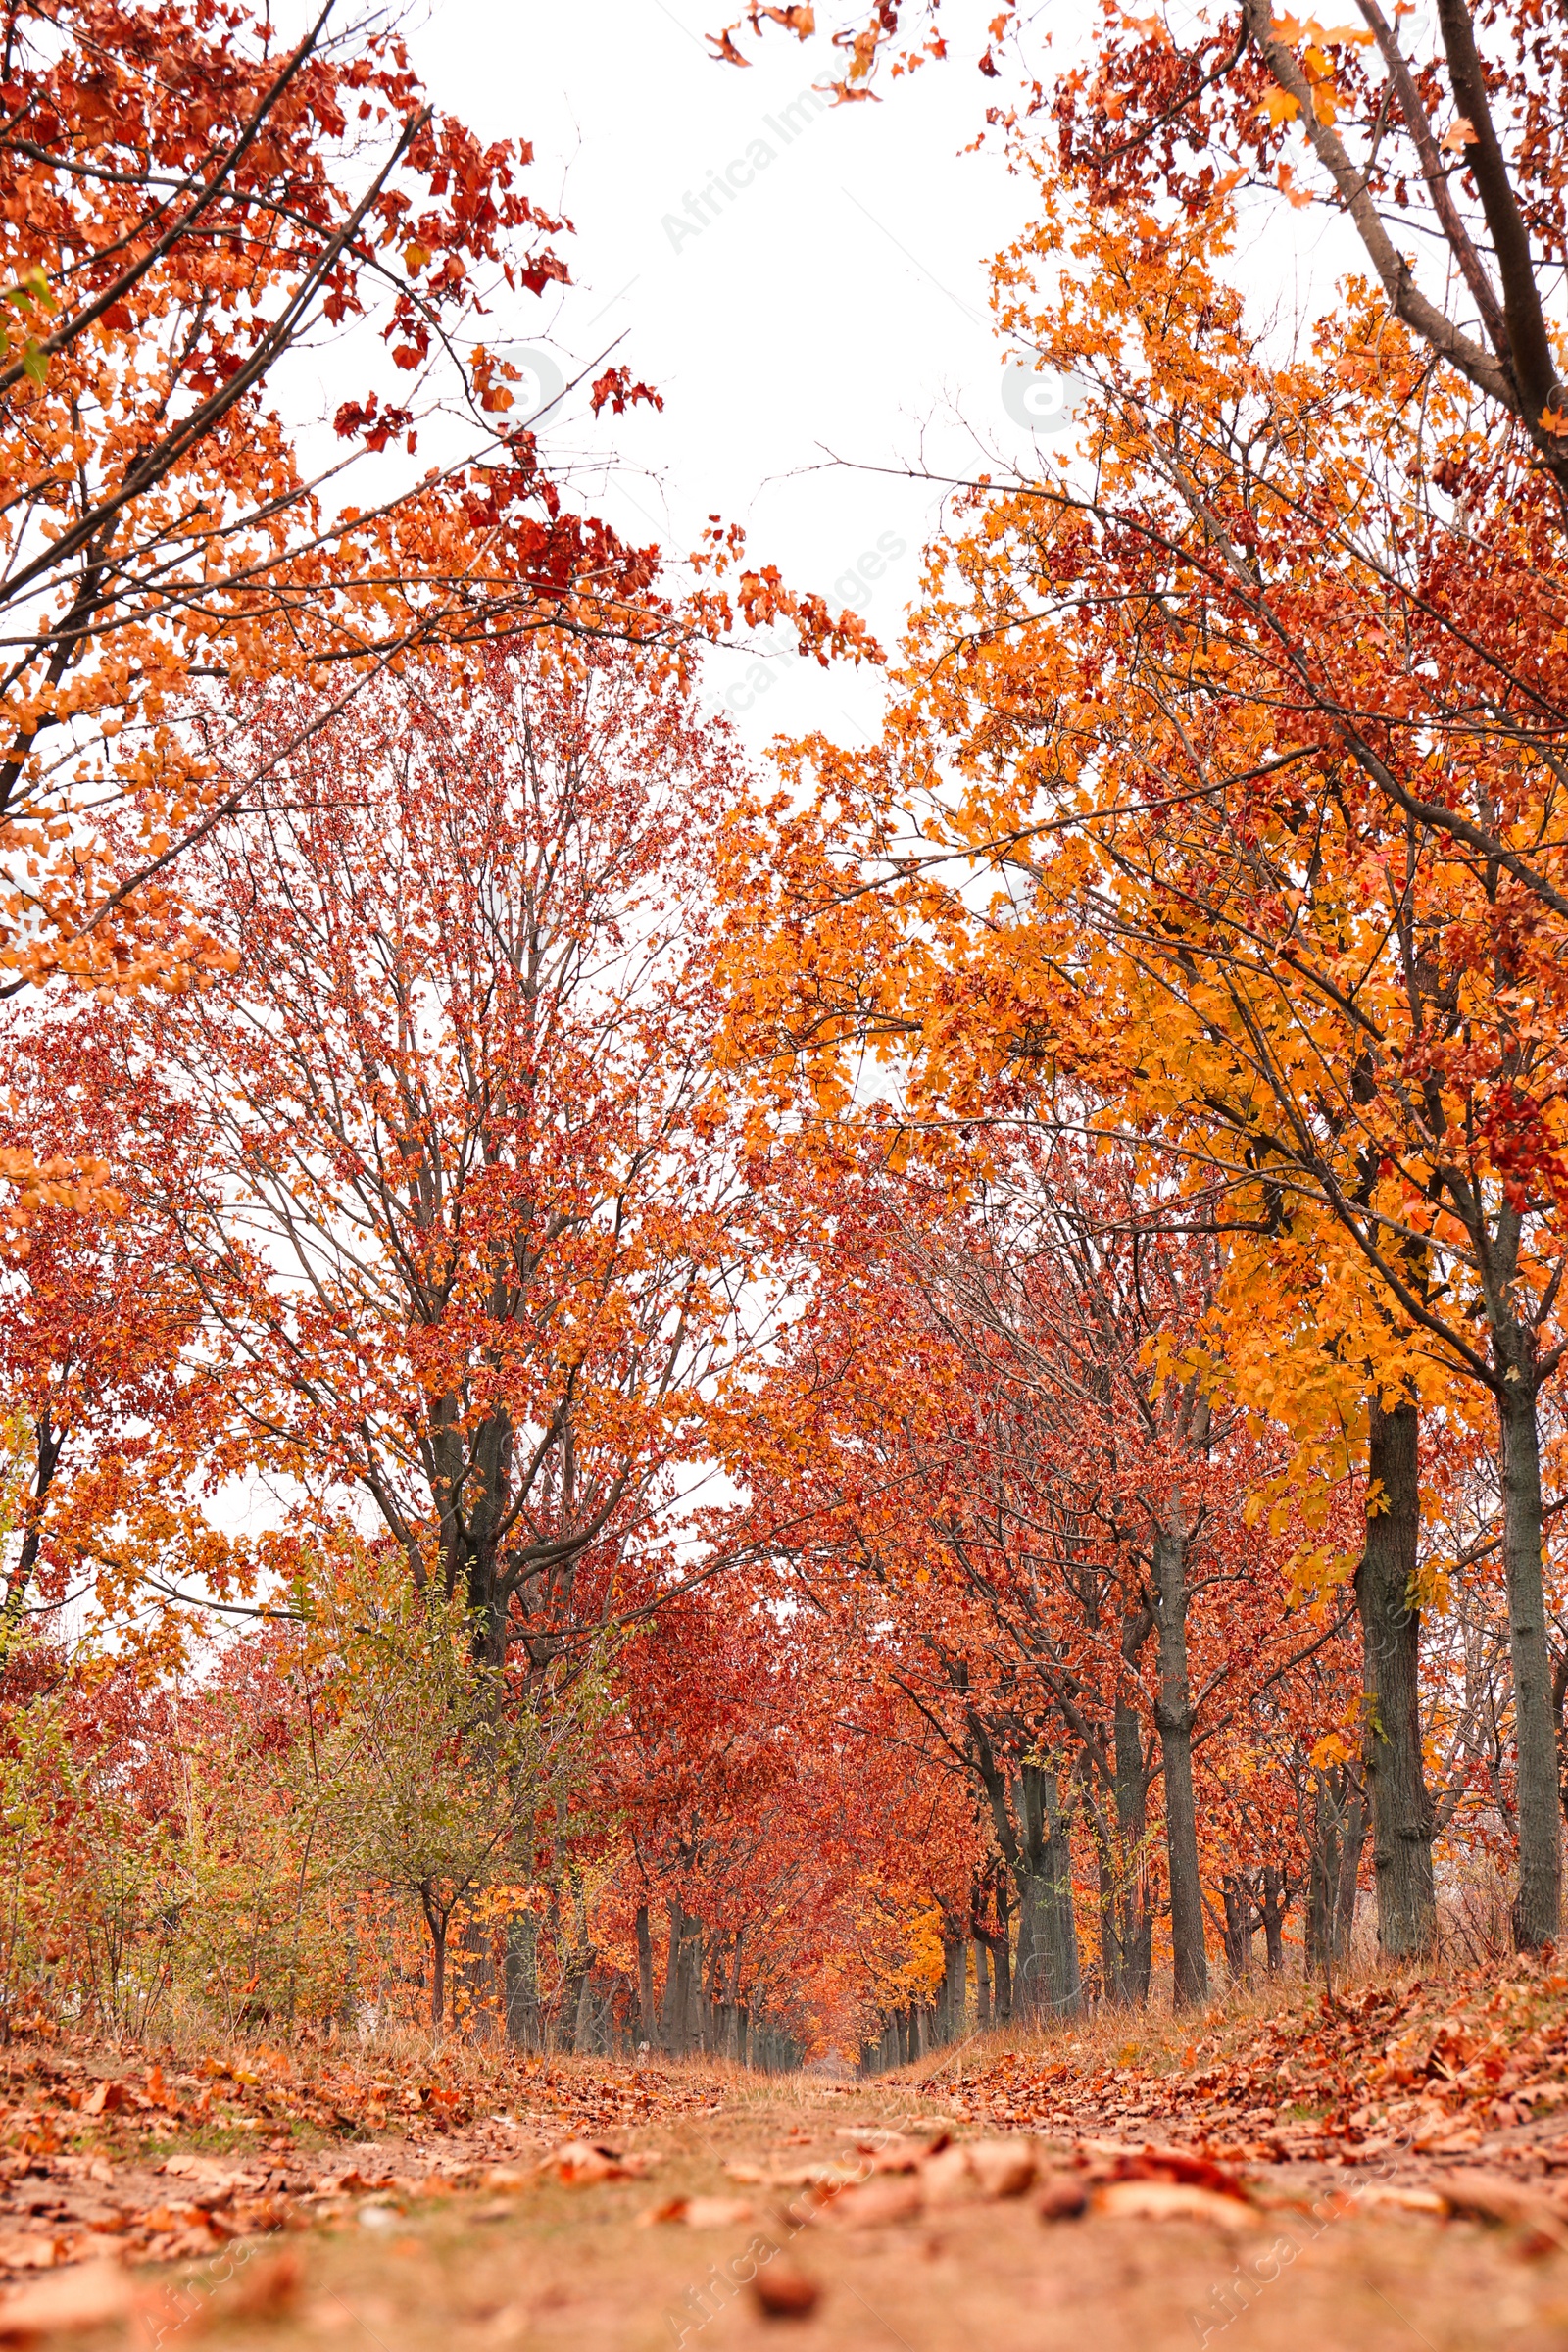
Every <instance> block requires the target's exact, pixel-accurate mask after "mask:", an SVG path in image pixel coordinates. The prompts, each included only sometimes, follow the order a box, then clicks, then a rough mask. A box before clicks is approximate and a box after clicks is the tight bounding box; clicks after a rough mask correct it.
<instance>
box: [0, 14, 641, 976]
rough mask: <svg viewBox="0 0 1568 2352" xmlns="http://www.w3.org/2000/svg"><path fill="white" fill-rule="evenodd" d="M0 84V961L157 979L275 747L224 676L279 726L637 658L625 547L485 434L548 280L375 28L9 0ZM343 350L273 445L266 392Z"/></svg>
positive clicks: (505, 156)
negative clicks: (532, 305) (380, 692)
mask: <svg viewBox="0 0 1568 2352" xmlns="http://www.w3.org/2000/svg"><path fill="white" fill-rule="evenodd" d="M0 86H3V113H4V127H3V129H0V222H3V223H4V226H3V229H0V243H3V248H4V251H3V256H0V290H3V308H4V316H5V320H6V325H5V338H6V340H5V350H4V360H3V365H0V446H3V448H4V450H5V453H6V463H5V466H4V472H5V475H6V480H7V485H8V489H7V499H6V504H5V511H4V520H3V530H4V551H5V579H4V590H3V597H4V608H5V613H6V617H7V621H8V624H9V625H8V640H9V644H10V648H11V650H10V653H9V655H8V657H7V662H6V666H5V670H4V673H3V682H0V693H3V697H4V711H3V718H4V728H5V742H4V747H3V752H0V828H3V830H0V848H3V851H4V857H5V869H4V870H5V875H6V881H5V890H4V903H3V910H0V912H3V924H4V930H3V936H0V954H3V958H4V965H5V968H6V969H7V970H8V971H9V972H10V974H11V975H12V977H11V979H10V982H9V985H10V986H11V987H12V988H15V987H17V986H20V985H22V984H23V982H24V981H25V980H27V979H33V980H36V979H40V978H43V977H44V976H46V975H47V974H48V973H49V972H51V971H55V970H60V971H64V972H67V973H71V974H73V975H74V976H75V977H76V978H78V979H80V980H84V981H88V982H91V983H92V984H94V985H97V984H100V983H104V982H110V983H115V984H121V983H124V982H126V981H133V980H145V979H161V980H163V981H165V982H168V983H171V984H172V983H174V982H176V981H178V980H179V979H180V978H181V976H182V975H183V976H185V977H187V978H188V977H196V976H199V975H200V973H201V972H202V971H203V970H204V969H208V968H212V966H213V963H214V959H215V957H216V958H217V959H218V961H219V962H221V959H222V955H223V953H224V951H223V950H222V948H221V947H219V946H217V945H215V943H214V942H213V941H211V940H210V939H209V938H206V937H205V936H204V935H203V934H201V932H200V929H199V926H198V927H196V928H193V927H192V925H191V923H190V921H189V919H188V917H187V916H186V915H185V914H184V913H183V912H182V911H181V908H180V906H179V902H178V899H177V895H175V892H174V886H173V881H172V866H173V864H174V861H175V860H176V859H177V858H178V857H179V856H180V854H181V852H182V850H183V849H184V848H185V847H187V846H188V845H189V844H191V843H192V842H194V841H196V840H198V839H200V838H203V837H204V836H206V835H208V834H210V832H211V831H212V829H213V827H214V826H215V825H217V824H218V823H219V822H220V821H221V819H222V818H223V817H225V816H226V815H228V814H230V813H232V812H233V811H235V810H237V809H241V808H246V807H251V806H254V805H255V803H256V801H257V799H258V796H265V794H266V792H267V790H268V789H269V781H270V778H272V777H273V776H275V774H276V773H277V770H278V766H279V763H280V762H281V761H282V760H285V758H286V757H287V752H288V748H289V743H290V741H291V740H293V739H292V738H290V737H289V736H288V735H287V733H286V731H285V733H284V734H282V735H280V734H277V733H275V732H274V733H273V735H272V736H271V737H270V738H269V740H268V741H267V743H266V745H265V746H263V745H262V744H260V743H259V742H258V741H257V740H256V739H255V738H254V736H253V735H252V733H251V728H250V714H249V709H248V705H247V702H246V695H245V688H246V686H247V685H248V683H249V682H251V681H253V680H255V679H257V678H259V677H263V676H265V677H270V678H276V677H279V676H287V677H290V678H293V679H296V680H298V681H299V683H300V685H301V688H302V690H303V691H302V693H301V695H300V697H299V699H298V700H297V701H296V703H295V706H294V711H295V716H294V721H293V725H294V732H295V736H296V737H297V736H300V735H302V734H303V733H305V732H308V731H309V730H310V729H312V728H314V727H318V726H320V725H322V724H325V723H327V722H328V718H329V714H330V713H331V712H333V711H342V710H343V709H344V708H346V706H347V703H348V702H349V701H350V700H352V698H353V697H354V695H355V694H356V693H357V692H358V691H359V689H360V687H361V686H362V685H363V684H364V682H365V681H366V680H367V679H368V678H372V677H374V676H375V675H377V674H379V673H380V672H381V671H382V670H383V669H384V668H385V666H386V665H387V663H388V662H396V661H398V660H399V659H400V658H401V657H402V655H403V654H405V653H406V652H407V651H408V650H409V649H410V648H412V647H415V646H420V645H424V646H430V645H446V646H451V645H454V644H466V643H472V642H476V641H477V642H483V641H485V640H488V639H492V638H496V637H511V636H513V635H515V634H516V633H517V632H520V631H528V630H531V629H532V628H534V627H536V626H537V625H538V624H540V623H541V622H544V621H549V622H552V623H559V624H561V625H564V626H568V627H579V628H585V629H589V630H600V629H609V630H611V631H613V632H624V631H626V630H628V629H629V630H630V631H631V633H632V634H639V633H641V632H642V631H643V629H644V628H645V627H646V626H647V625H648V617H649V608H648V607H647V606H646V602H645V595H644V592H645V591H646V589H647V586H648V582H649V578H650V574H651V559H650V557H649V556H648V555H647V554H646V553H639V552H634V551H631V550H629V549H627V548H625V547H623V546H622V545H621V544H620V542H619V541H617V540H616V539H615V537H614V535H613V533H612V532H610V531H609V530H607V529H606V528H605V527H604V526H603V525H601V524H599V523H597V522H594V521H592V520H589V519H585V518H584V517H583V516H581V515H578V514H576V513H574V512H573V511H572V510H571V509H570V507H569V506H568V505H567V504H566V503H565V502H564V499H563V496H562V490H561V487H560V486H559V485H558V484H557V483H555V482H554V481H552V480H551V479H550V478H549V477H548V476H547V473H546V471H545V469H544V467H543V466H542V464H541V460H540V455H539V451H538V446H537V443H536V441H535V438H534V434H533V432H532V430H531V429H530V420H529V419H527V418H524V417H520V416H516V417H514V416H510V415H509V412H511V411H513V410H514V409H515V397H516V396H515V392H514V390H513V389H512V387H513V386H514V385H515V383H516V382H517V381H518V370H517V368H516V367H515V365H514V364H513V363H512V361H510V360H509V359H508V357H507V348H508V345H509V344H510V343H512V342H513V341H514V340H515V323H514V321H515V319H516V316H517V309H518V305H519V303H520V302H521V300H522V299H523V298H524V297H527V296H538V295H539V294H541V293H543V292H544V291H545V289H546V288H548V287H549V286H551V285H553V284H556V283H558V282H560V281H562V280H563V279H564V276H565V268H564V263H563V262H562V261H561V259H560V257H559V255H558V253H557V252H556V251H555V249H554V247H553V246H552V244H551V242H550V239H551V238H552V237H553V236H554V235H556V234H557V232H558V231H559V230H560V229H561V228H562V227H563V226H564V223H562V222H560V221H556V220H554V219H552V218H551V217H550V216H549V215H548V214H547V213H544V212H541V211H540V210H538V209H537V208H536V207H535V205H534V204H533V203H532V201H531V200H530V198H529V197H528V196H527V195H526V194H525V193H524V192H523V189H522V187H521V185H520V184H519V183H520V175H521V173H522V172H523V171H524V170H525V168H526V166H527V164H528V163H529V161H530V150H529V149H528V147H527V145H526V143H525V142H523V141H511V142H502V143H500V144H498V145H495V146H491V147H485V146H483V145H482V144H481V143H480V142H479V141H478V140H476V139H475V138H474V137H473V136H472V134H471V133H469V132H468V131H467V130H466V129H465V127H464V126H463V124H462V123H459V122H457V121H456V120H454V119H453V118H452V117H450V116H445V115H442V114H439V113H438V112H437V111H436V110H435V109H434V107H432V105H431V104H430V103H429V102H428V101H427V100H426V98H425V97H424V94H423V92H422V90H421V89H420V87H419V84H418V82H417V78H416V76H415V74H414V73H413V71H412V69H411V67H410V65H409V62H408V58H407V54H406V52H405V49H404V47H403V44H402V41H401V39H400V38H399V36H398V34H397V33H396V31H395V30H393V29H391V28H389V27H388V26H387V25H384V24H381V23H368V22H361V21H358V20H345V19H339V18H338V16H337V14H336V11H335V8H334V6H333V0H328V5H327V6H326V7H324V8H323V9H322V11H321V13H320V14H319V17H318V18H317V19H316V21H315V23H314V24H312V25H310V26H309V28H308V29H307V30H306V31H305V33H304V34H303V36H302V37H301V38H300V39H299V40H298V41H296V42H294V43H293V44H292V45H288V46H284V45H281V44H280V43H279V42H278V39H277V36H276V32H275V29H274V27H273V25H272V22H271V19H270V15H268V14H266V13H265V12H264V13H263V14H262V15H260V16H257V15H254V14H252V13H250V12H248V11H246V10H239V11H237V12H227V13H226V14H224V15H223V16H222V17H221V18H219V17H218V16H216V15H215V12H214V11H213V10H212V9H211V8H210V7H208V6H206V5H205V4H204V0H169V4H168V5H167V6H162V7H159V8H157V9H155V10H151V11H149V10H148V9H145V8H136V7H124V6H121V5H119V4H118V0H11V4H10V5H8V7H7V8H6V11H5V17H4V43H3V53H0ZM355 327H357V328H359V329H360V332H359V334H358V336H357V338H356V339H355V341H354V343H353V345H352V350H353V352H354V355H355V356H354V360H353V362H352V365H353V366H354V367H355V368H356V369H357V370H358V369H363V370H364V371H365V374H364V375H362V376H361V377H360V380H359V381H357V382H354V381H351V382H345V383H344V384H343V385H342V391H343V392H344V394H345V395H350V396H348V397H344V398H342V399H341V400H340V401H339V402H338V404H337V405H336V408H335V411H334V414H333V415H332V416H331V417H322V418H320V419H318V420H315V421H316V423H317V424H318V425H319V427H324V428H328V432H329V437H328V439H327V440H326V441H325V442H324V443H322V442H321V441H320V440H319V439H318V440H316V441H314V442H311V443H310V446H309V447H307V440H306V438H302V420H301V419H300V418H299V417H284V416H283V415H282V414H280V413H279V411H278V409H277V408H275V407H272V406H269V405H268V397H269V394H270V393H272V392H274V388H275V385H276V380H277V373H278V369H279V368H280V366H281V364H282V363H283V362H284V361H285V360H286V359H287V358H288V357H289V356H290V355H291V354H299V353H301V352H305V351H309V350H312V349H316V348H319V347H320V346H321V344H322V342H323V339H325V338H330V339H331V340H332V341H333V342H334V343H340V342H341V338H342V337H343V336H344V334H345V332H346V331H347V330H348V329H350V328H355ZM367 377H368V379H369V380H368V381H367V380H366V378H367ZM637 392H638V388H633V387H631V385H630V381H629V378H628V377H626V376H625V374H624V371H620V372H617V371H616V370H614V369H612V370H610V371H609V373H608V374H607V375H606V376H605V377H603V378H602V380H601V382H600V383H599V385H598V386H597V387H596V388H595V392H594V399H595V401H596V403H597V402H600V401H613V402H614V403H615V404H616V405H618V406H624V403H625V400H626V399H627V398H628V397H632V396H637ZM333 432H335V442H334V441H333V440H332V438H331V437H330V435H331V433H333ZM421 436H422V439H423V444H424V450H423V457H424V461H425V463H424V466H423V467H422V468H417V466H416V463H415V457H416V450H417V446H418V444H419V442H420V439H421ZM430 461H433V463H431V462H430ZM634 607H635V608H636V613H635V617H634V616H633V608H634ZM228 688H233V689H236V690H237V692H235V693H233V694H229V693H227V692H225V691H224V690H225V689H228Z"/></svg>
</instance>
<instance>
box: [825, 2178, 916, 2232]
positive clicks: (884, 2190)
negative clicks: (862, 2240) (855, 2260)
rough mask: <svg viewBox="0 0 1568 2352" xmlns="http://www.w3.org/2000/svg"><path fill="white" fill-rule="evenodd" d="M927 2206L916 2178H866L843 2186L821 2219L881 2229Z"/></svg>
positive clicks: (908, 2219) (909, 2218) (859, 2227)
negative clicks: (856, 2184) (848, 2185)
mask: <svg viewBox="0 0 1568 2352" xmlns="http://www.w3.org/2000/svg"><path fill="white" fill-rule="evenodd" d="M924 2205H925V2190H924V2188H923V2187H922V2185H921V2183H920V2181H919V2180H917V2179H916V2180H907V2179H906V2180H867V2181H864V2182H862V2183H860V2184H859V2185H858V2186H856V2187H853V2188H843V2189H840V2191H839V2193H838V2195H837V2196H836V2197H834V2198H833V2199H832V2200H831V2202H830V2203H828V2204H827V2205H824V2207H823V2208H822V2218H823V2220H824V2221H831V2222H839V2223H842V2224H843V2225H844V2227H845V2228H846V2229H883V2228H885V2227H886V2226H887V2225H888V2224H889V2223H891V2222H908V2221H912V2220H913V2219H914V2217H915V2215H916V2214H917V2213H919V2212H920V2211H921V2210H922V2209H923V2207H924Z"/></svg>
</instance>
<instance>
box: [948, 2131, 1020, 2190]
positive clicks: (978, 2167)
mask: <svg viewBox="0 0 1568 2352" xmlns="http://www.w3.org/2000/svg"><path fill="white" fill-rule="evenodd" d="M964 2154H965V2155H966V2156H967V2157H968V2159H969V2170H970V2172H971V2173H973V2175H974V2177H975V2180H977V2181H978V2182H979V2185H980V2193H981V2195H982V2196H983V2197H1021V2196H1022V2195H1023V2192H1024V2190H1025V2189H1026V2188H1027V2187H1028V2186H1029V2184H1030V2182H1031V2181H1032V2180H1034V2177H1035V2151H1034V2144H1033V2142H1032V2141H1030V2140H1028V2139H1025V2138H1024V2137H1023V2136H1022V2134H1019V2135H1018V2136H1017V2137H1015V2138H1012V2139H974V2140H971V2141H970V2142H969V2144H968V2146H967V2147H966V2148H965V2150H964Z"/></svg>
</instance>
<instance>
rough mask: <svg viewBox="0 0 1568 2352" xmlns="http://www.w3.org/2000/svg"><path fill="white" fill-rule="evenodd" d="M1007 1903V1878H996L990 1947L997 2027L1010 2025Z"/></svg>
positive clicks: (1010, 1964) (1003, 1873) (1004, 1875)
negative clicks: (994, 1936)
mask: <svg viewBox="0 0 1568 2352" xmlns="http://www.w3.org/2000/svg"><path fill="white" fill-rule="evenodd" d="M1010 1908H1011V1906H1010V1904H1009V1903H1008V1901H1007V1876H1006V1873H1005V1871H1004V1872H999V1874H998V1877H997V1940H996V1942H995V1943H994V1944H993V1945H992V1947H991V1968H992V1974H993V1976H994V1978H995V1981H996V1982H995V1989H996V2002H995V2008H996V2018H997V2023H998V2025H999V2026H1007V2025H1010V2024H1011V2023H1012V1944H1011V1937H1010V1922H1009V1920H1008V1916H1007V1915H1008V1912H1009V1910H1010Z"/></svg>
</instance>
